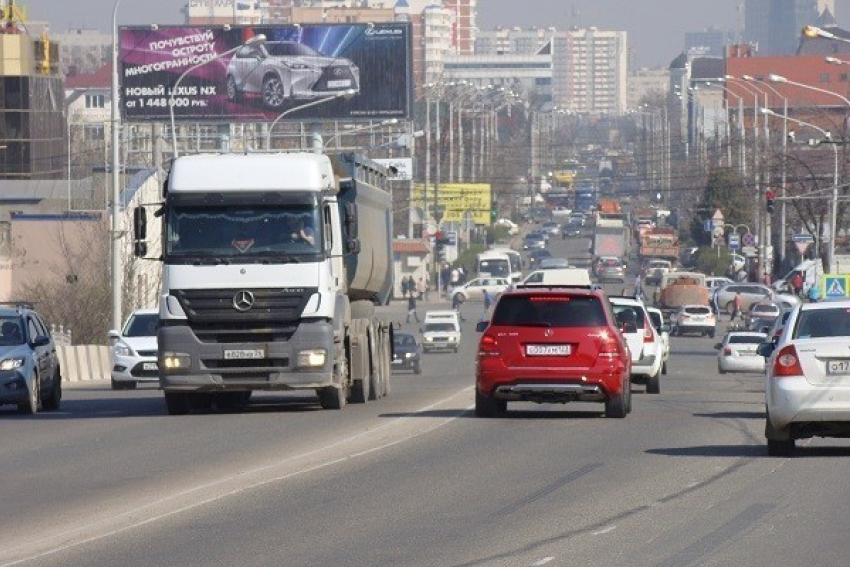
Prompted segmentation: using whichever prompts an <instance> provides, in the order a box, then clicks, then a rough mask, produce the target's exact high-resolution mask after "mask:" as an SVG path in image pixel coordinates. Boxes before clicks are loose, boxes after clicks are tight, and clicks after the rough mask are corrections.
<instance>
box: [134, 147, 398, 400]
mask: <svg viewBox="0 0 850 567" xmlns="http://www.w3.org/2000/svg"><path fill="white" fill-rule="evenodd" d="M386 187H387V173H386V170H385V169H384V168H383V167H382V166H381V165H379V164H377V163H375V162H372V161H371V160H368V159H366V158H362V157H359V156H356V155H353V154H342V155H338V156H327V155H323V154H318V153H308V152H296V153H258V154H209V155H189V156H184V157H179V158H177V159H175V160H174V162H173V164H172V167H171V170H170V172H169V175H168V178H167V180H166V182H165V184H164V187H163V195H162V197H163V201H162V203H159V204H157V207H158V210H157V212H156V214H155V215H154V216H155V217H156V219H157V220H156V224H157V225H158V227H161V230H159V231H158V232H159V234H160V236H161V238H162V256H161V257H160V258H158V259H160V260H161V261H162V262H163V264H164V265H163V278H162V290H161V295H160V302H159V318H160V328H159V332H158V337H157V338H158V348H159V355H158V366H159V383H160V387H161V389H162V390H163V392H164V395H165V404H166V408H167V410H168V413H170V414H185V413H188V412H189V411H190V410H192V409H206V408H209V407H218V408H219V409H225V408H227V409H232V408H234V407H239V406H240V405H241V404H244V403H245V402H247V400H248V398H249V397H250V395H251V392H252V391H254V390H271V391H287V390H310V391H314V392H315V393H316V394H317V395H318V398H319V402H320V403H321V405H322V407H324V408H329V409H340V408H342V407H343V406H345V404H346V403H347V402H349V401H350V402H354V403H364V402H366V401H367V400H369V399H377V398H380V397H382V396H384V395H386V394H387V393H388V392H389V388H390V364H391V360H392V326H391V324H390V323H388V322H384V321H381V320H379V319H378V318H376V316H375V306H378V305H385V304H386V303H387V302H388V301H389V298H390V293H391V290H392V253H391V235H392V225H391V222H392V221H391V219H392V210H391V199H390V194H389V192H388V191H387V190H386ZM146 211H147V208H146V207H139V208H137V209H136V210H135V211H134V222H135V234H134V236H135V240H136V255H137V256H141V257H146V255H147V247H148V242H147V240H146V238H147V233H148V232H149V231H148V227H147V225H148V214H147V212H146ZM153 225H154V219H153V218H152V219H151V230H150V232H151V233H153V232H154V230H153V228H154V226H153Z"/></svg>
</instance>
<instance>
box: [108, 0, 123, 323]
mask: <svg viewBox="0 0 850 567" xmlns="http://www.w3.org/2000/svg"><path fill="white" fill-rule="evenodd" d="M120 4H121V0H115V5H114V6H113V7H112V109H111V119H112V121H111V122H112V172H111V173H112V230H111V231H110V233H109V239H110V244H111V251H112V328H113V329H120V328H121V289H120V287H121V278H120V277H119V276H120V271H121V242H120V240H119V233H120V228H121V227H120V216H119V215H120V214H121V207H120V206H119V202H118V201H119V200H120V199H121V191H120V189H119V187H118V183H119V178H118V123H119V115H118V6H119V5H120Z"/></svg>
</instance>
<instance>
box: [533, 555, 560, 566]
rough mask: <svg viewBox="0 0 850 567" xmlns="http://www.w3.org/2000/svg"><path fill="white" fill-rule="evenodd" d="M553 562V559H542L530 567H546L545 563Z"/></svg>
mask: <svg viewBox="0 0 850 567" xmlns="http://www.w3.org/2000/svg"><path fill="white" fill-rule="evenodd" d="M554 560H555V558H554V557H544V558H543V559H541V560H540V561H538V562H537V563H532V564H531V567H540V566H541V565H546V564H547V563H549V562H551V561H554Z"/></svg>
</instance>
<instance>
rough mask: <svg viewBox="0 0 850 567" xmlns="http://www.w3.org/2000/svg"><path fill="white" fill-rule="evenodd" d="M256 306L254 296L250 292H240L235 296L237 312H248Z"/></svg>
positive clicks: (234, 305)
mask: <svg viewBox="0 0 850 567" xmlns="http://www.w3.org/2000/svg"><path fill="white" fill-rule="evenodd" d="M253 306H254V294H253V293H251V292H250V291H240V292H238V293H237V294H236V295H234V296H233V307H234V308H235V309H236V310H237V311H242V312H245V311H248V310H249V309H251V308H252V307H253Z"/></svg>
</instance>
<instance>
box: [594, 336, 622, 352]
mask: <svg viewBox="0 0 850 567" xmlns="http://www.w3.org/2000/svg"><path fill="white" fill-rule="evenodd" d="M599 356H600V357H601V358H620V344H619V343H618V342H617V339H615V338H613V337H611V336H607V335H606V336H604V337H602V341H601V344H600V345H599Z"/></svg>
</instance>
